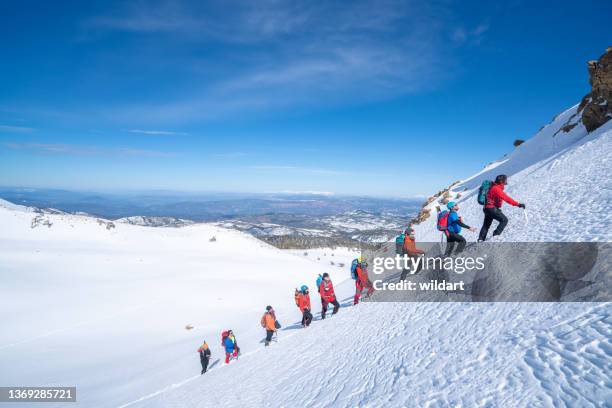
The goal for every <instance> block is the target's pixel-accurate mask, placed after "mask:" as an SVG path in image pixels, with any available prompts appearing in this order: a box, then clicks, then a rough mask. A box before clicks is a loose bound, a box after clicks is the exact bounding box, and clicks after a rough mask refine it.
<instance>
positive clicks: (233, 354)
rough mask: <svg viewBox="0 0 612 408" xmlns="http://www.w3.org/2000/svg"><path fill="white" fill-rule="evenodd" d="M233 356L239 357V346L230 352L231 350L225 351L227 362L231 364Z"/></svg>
mask: <svg viewBox="0 0 612 408" xmlns="http://www.w3.org/2000/svg"><path fill="white" fill-rule="evenodd" d="M232 356H233V357H234V358H236V357H238V349H237V348H235V349H234V351H233V352H229V351H226V352H225V364H229V362H230V357H232Z"/></svg>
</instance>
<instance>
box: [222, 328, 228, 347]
mask: <svg viewBox="0 0 612 408" xmlns="http://www.w3.org/2000/svg"><path fill="white" fill-rule="evenodd" d="M227 336H229V333H228V332H227V330H226V331H224V332H223V333H221V345H222V346H225V338H226V337H227Z"/></svg>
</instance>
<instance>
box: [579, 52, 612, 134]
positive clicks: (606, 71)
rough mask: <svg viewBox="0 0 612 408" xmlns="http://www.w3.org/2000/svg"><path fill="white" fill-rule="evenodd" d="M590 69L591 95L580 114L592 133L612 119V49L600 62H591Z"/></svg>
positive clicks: (581, 104)
mask: <svg viewBox="0 0 612 408" xmlns="http://www.w3.org/2000/svg"><path fill="white" fill-rule="evenodd" d="M588 67H589V82H590V84H591V93H589V94H587V95H586V96H585V97H584V98H582V101H581V102H580V106H579V107H578V112H582V123H583V124H584V127H585V128H586V129H587V130H588V131H589V132H592V131H593V130H595V129H597V128H598V127H600V126H601V125H603V124H604V123H606V122H607V121H609V120H610V119H612V47H608V49H607V50H606V53H605V54H604V55H602V56H601V58H599V60H597V61H589V62H588Z"/></svg>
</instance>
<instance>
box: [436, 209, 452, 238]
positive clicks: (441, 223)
mask: <svg viewBox="0 0 612 408" xmlns="http://www.w3.org/2000/svg"><path fill="white" fill-rule="evenodd" d="M449 215H450V211H447V210H444V211H442V212H441V213H439V214H438V231H444V233H446V232H447V230H448V216H449Z"/></svg>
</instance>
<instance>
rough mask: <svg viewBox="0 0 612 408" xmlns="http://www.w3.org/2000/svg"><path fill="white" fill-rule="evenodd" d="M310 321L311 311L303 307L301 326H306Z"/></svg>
mask: <svg viewBox="0 0 612 408" xmlns="http://www.w3.org/2000/svg"><path fill="white" fill-rule="evenodd" d="M310 323H312V313H310V310H308V309H304V313H302V326H306V327H308V326H310Z"/></svg>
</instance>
